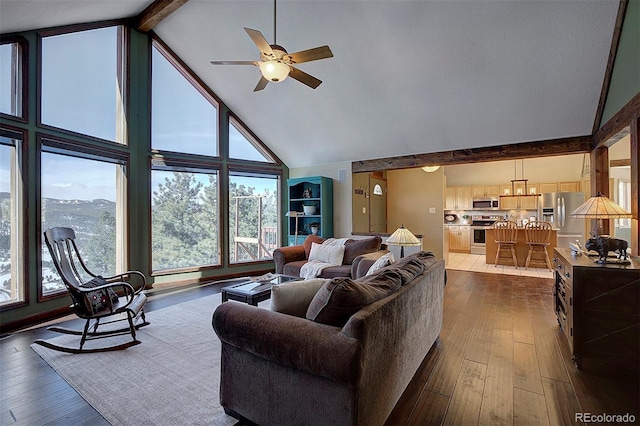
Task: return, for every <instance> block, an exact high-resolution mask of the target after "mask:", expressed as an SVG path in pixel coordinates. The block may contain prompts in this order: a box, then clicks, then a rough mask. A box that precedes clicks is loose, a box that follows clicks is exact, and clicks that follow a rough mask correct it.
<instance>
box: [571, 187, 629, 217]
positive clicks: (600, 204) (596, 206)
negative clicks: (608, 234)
mask: <svg viewBox="0 0 640 426" xmlns="http://www.w3.org/2000/svg"><path fill="white" fill-rule="evenodd" d="M571 217H574V218H583V219H624V218H630V217H631V213H629V212H628V211H626V210H625V209H623V208H622V207H620V206H619V205H617V204H616V203H614V202H613V201H611V200H610V199H609V198H607V197H605V196H604V195H602V194H601V193H599V192H598V194H597V195H596V196H594V197H591V198H589V199H588V200H587V201H586V202H584V203H583V204H582V205H581V206H580V207H578V208H577V209H575V210H574V211H572V212H571Z"/></svg>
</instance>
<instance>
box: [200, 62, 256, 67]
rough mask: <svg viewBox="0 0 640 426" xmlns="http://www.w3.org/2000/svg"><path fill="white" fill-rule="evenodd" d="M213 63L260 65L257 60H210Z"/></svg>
mask: <svg viewBox="0 0 640 426" xmlns="http://www.w3.org/2000/svg"><path fill="white" fill-rule="evenodd" d="M209 62H211V65H256V66H257V65H258V63H257V62H256V61H209Z"/></svg>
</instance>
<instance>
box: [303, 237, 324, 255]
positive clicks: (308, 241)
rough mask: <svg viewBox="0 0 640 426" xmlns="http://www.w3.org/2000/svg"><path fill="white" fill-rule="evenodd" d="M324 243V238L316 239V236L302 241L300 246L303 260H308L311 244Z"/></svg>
mask: <svg viewBox="0 0 640 426" xmlns="http://www.w3.org/2000/svg"><path fill="white" fill-rule="evenodd" d="M323 242H324V238H322V237H318V236H317V235H309V236H308V237H307V238H305V239H304V242H303V243H302V246H303V247H304V258H305V259H309V254H310V253H311V244H313V243H318V244H322V243H323Z"/></svg>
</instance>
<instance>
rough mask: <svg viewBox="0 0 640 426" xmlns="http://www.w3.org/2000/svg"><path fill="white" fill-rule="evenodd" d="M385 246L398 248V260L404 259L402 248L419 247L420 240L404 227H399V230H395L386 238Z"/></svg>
mask: <svg viewBox="0 0 640 426" xmlns="http://www.w3.org/2000/svg"><path fill="white" fill-rule="evenodd" d="M387 244H391V245H392V246H400V258H403V257H404V246H419V245H421V243H420V240H419V239H418V238H417V237H416V236H415V235H413V234H412V233H411V231H409V230H408V229H407V228H405V227H404V225H401V226H400V228H398V229H396V231H395V232H394V233H393V234H391V236H390V237H389V238H387Z"/></svg>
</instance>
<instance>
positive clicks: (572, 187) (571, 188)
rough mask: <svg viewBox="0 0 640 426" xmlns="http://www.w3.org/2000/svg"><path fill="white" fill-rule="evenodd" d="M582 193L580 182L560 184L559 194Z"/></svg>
mask: <svg viewBox="0 0 640 426" xmlns="http://www.w3.org/2000/svg"><path fill="white" fill-rule="evenodd" d="M578 191H580V182H579V181H576V182H558V192H578Z"/></svg>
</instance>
